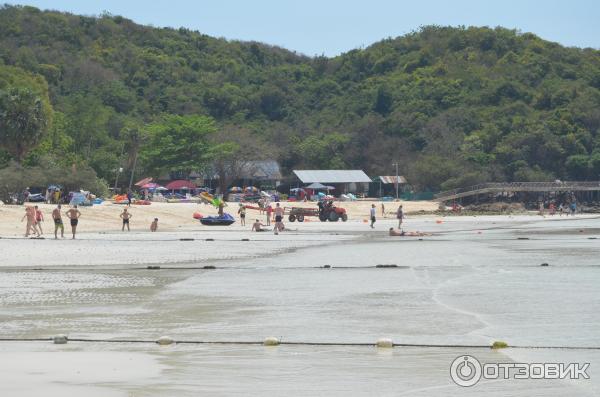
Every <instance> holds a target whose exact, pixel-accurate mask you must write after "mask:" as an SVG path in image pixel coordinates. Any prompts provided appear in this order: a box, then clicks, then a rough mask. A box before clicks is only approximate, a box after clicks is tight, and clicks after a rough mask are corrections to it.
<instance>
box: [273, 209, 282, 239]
mask: <svg viewBox="0 0 600 397" xmlns="http://www.w3.org/2000/svg"><path fill="white" fill-rule="evenodd" d="M281 230H283V208H281V206H280V205H279V203H277V204H276V205H275V228H274V229H273V231H274V232H275V234H279V232H280V231H281Z"/></svg>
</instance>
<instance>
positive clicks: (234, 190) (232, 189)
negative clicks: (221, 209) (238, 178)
mask: <svg viewBox="0 0 600 397" xmlns="http://www.w3.org/2000/svg"><path fill="white" fill-rule="evenodd" d="M229 192H230V193H241V192H243V190H242V188H241V187H239V186H233V187H230V188H229Z"/></svg>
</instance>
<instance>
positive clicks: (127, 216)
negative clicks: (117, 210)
mask: <svg viewBox="0 0 600 397" xmlns="http://www.w3.org/2000/svg"><path fill="white" fill-rule="evenodd" d="M119 216H120V217H121V219H122V220H123V226H122V227H121V231H122V232H123V231H125V226H127V231H128V232H130V231H131V229H129V220H130V219H131V216H132V215H131V213H129V212H127V208H125V209H124V210H123V212H121V215H119Z"/></svg>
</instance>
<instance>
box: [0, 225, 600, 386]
mask: <svg viewBox="0 0 600 397" xmlns="http://www.w3.org/2000/svg"><path fill="white" fill-rule="evenodd" d="M440 220H441V221H442V222H441V223H438V221H440ZM394 223H395V221H394V220H380V221H378V222H377V223H376V226H377V227H376V229H375V230H374V231H372V230H370V229H369V228H368V225H366V224H364V223H363V222H362V221H349V222H347V223H341V222H339V223H333V224H332V223H319V222H309V223H304V224H299V223H295V224H290V223H288V224H287V225H288V226H291V227H293V228H294V229H297V230H294V231H290V232H285V233H282V234H280V235H279V236H275V235H273V234H272V233H250V232H249V231H248V229H249V226H248V227H246V228H242V227H239V226H237V225H234V226H231V227H229V228H212V229H211V228H207V227H202V226H199V225H195V226H190V227H188V228H186V229H185V230H182V231H179V232H161V233H154V234H151V233H148V232H132V233H120V232H119V233H116V232H111V233H108V234H100V233H82V234H81V236H80V240H76V241H54V240H28V239H16V238H15V239H12V238H11V239H7V238H3V239H0V253H1V255H2V260H1V261H0V268H1V269H0V307H2V311H1V313H0V333H1V335H2V337H3V338H17V339H19V338H47V337H50V336H52V335H54V334H57V333H65V334H68V335H69V337H70V338H90V339H105V340H111V339H112V340H114V339H131V340H136V339H137V340H140V339H144V340H155V339H156V338H158V337H159V336H161V335H169V336H171V337H173V338H175V339H176V340H187V341H205V342H206V341H232V342H241V341H258V342H260V341H262V340H263V339H264V338H265V337H268V336H275V337H279V338H281V339H282V340H283V341H290V342H337V343H339V342H343V343H374V342H375V341H376V340H377V339H378V338H381V337H389V338H392V339H393V340H394V341H395V342H398V343H415V344H434V345H436V344H437V345H439V344H457V345H489V344H491V343H492V342H493V341H495V340H504V341H506V342H508V343H509V345H521V346H574V347H586V346H590V347H593V346H600V334H598V332H597V329H598V328H599V327H600V315H599V314H598V308H600V292H599V291H600V290H598V288H597V285H598V283H599V282H600V266H599V265H598V261H597V257H598V253H599V250H598V242H597V240H593V239H590V238H594V237H597V238H600V236H599V235H597V234H596V230H598V227H599V226H600V220H598V219H597V218H596V217H591V216H590V217H586V216H578V217H575V218H574V219H573V218H568V219H567V218H564V217H563V218H562V219H559V218H554V219H548V218H541V217H536V216H515V217H506V216H505V217H503V216H490V217H449V218H436V217H409V218H408V219H407V221H406V229H407V230H421V231H428V232H432V233H434V235H433V236H431V237H423V238H405V237H388V236H387V235H386V232H387V229H388V228H389V227H391V226H393V224H394ZM579 230H584V232H579ZM7 237H10V236H7ZM180 238H185V239H190V238H193V239H194V240H193V241H181V240H180ZM206 238H212V239H214V241H206ZM242 239H249V241H242ZM541 263H548V264H549V266H548V267H541V266H540V264H541ZM148 264H152V265H156V264H160V266H161V269H160V270H149V269H146V266H147V265H148ZM207 264H210V265H213V266H215V267H216V269H203V268H202V267H203V266H205V265H207ZM325 265H328V266H331V268H323V266H325ZM377 265H397V266H399V267H397V268H377V267H376V266H377ZM466 353H472V354H473V355H475V356H476V357H477V358H479V359H480V360H481V361H488V362H505V361H511V360H521V361H526V362H535V361H536V360H546V361H559V362H573V361H576V362H582V361H585V362H590V363H591V364H592V365H591V370H590V375H591V379H590V380H580V381H550V380H543V381H539V380H538V381H522V380H521V381H516V380H507V381H502V382H491V381H488V382H484V381H482V383H480V384H478V385H477V386H475V387H473V388H468V389H464V388H460V387H458V386H456V385H454V384H453V383H452V382H451V380H450V378H449V375H448V373H449V372H448V371H449V366H450V363H451V361H452V360H453V359H454V358H455V357H457V356H459V355H462V354H466ZM0 356H1V357H3V358H4V357H6V358H9V359H10V360H9V361H10V362H11V363H13V365H9V364H7V363H6V361H4V360H3V362H4V364H0V385H2V386H0V390H2V391H10V393H9V394H7V395H11V396H12V395H19V396H20V395H23V396H34V395H39V390H47V391H48V395H82V393H85V394H86V395H109V396H111V395H134V396H138V395H139V396H170V395H190V396H192V395H198V394H205V395H217V396H219V395H227V396H229V395H257V396H259V395H260V396H264V395H273V396H278V395H281V394H286V395H293V396H296V395H298V396H303V395H317V394H318V395H327V396H329V395H331V396H342V395H344V396H347V395H357V396H363V395H364V396H371V395H402V394H406V395H423V396H438V395H439V396H441V395H482V394H486V395H492V396H504V395H516V396H532V395H534V396H535V395H539V396H547V395H550V396H553V395H556V396H559V395H560V396H563V395H570V396H588V395H596V394H598V392H600V381H599V380H600V373H599V372H598V368H600V351H598V350H560V349H558V350H556V349H555V350H536V349H505V350H501V351H491V350H489V349H469V348H441V347H430V348H406V347H404V348H403V347H396V348H394V349H390V350H388V349H377V348H375V347H371V346H290V345H283V346H278V347H263V346H255V345H250V346H245V345H227V344H226V345H212V344H210V345H196V344H178V345H175V346H167V347H161V346H156V345H154V344H152V343H141V344H137V343H136V344H133V343H131V344H130V343H84V342H70V343H69V344H67V345H52V344H51V342H47V341H46V342H24V341H22V342H0ZM128 360H131V365H125V364H124V363H126V362H128ZM30 363H34V364H30ZM83 367H86V371H80V370H79V368H83ZM88 368H94V371H93V372H89V371H87V369H88ZM78 371H79V372H78ZM53 393H54V394H53Z"/></svg>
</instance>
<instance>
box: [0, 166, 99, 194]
mask: <svg viewBox="0 0 600 397" xmlns="http://www.w3.org/2000/svg"><path fill="white" fill-rule="evenodd" d="M0 181H1V183H0V200H2V201H3V202H10V194H11V193H15V192H22V191H23V190H24V189H25V188H26V187H29V186H32V187H39V188H44V187H46V186H48V185H50V184H59V185H62V186H63V187H64V189H65V190H66V191H79V189H84V190H88V191H90V192H92V193H94V194H96V195H98V196H102V197H106V196H107V195H108V185H107V184H106V182H105V181H103V180H102V179H99V178H97V177H96V173H95V172H94V170H93V169H91V168H90V167H88V166H86V165H81V164H80V165H76V164H73V165H71V166H68V167H66V166H61V165H59V164H56V163H54V162H53V161H52V160H51V159H49V158H42V159H41V160H40V164H39V165H36V166H33V167H24V166H22V165H20V164H17V163H11V164H9V165H8V166H7V167H4V168H2V169H0Z"/></svg>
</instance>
